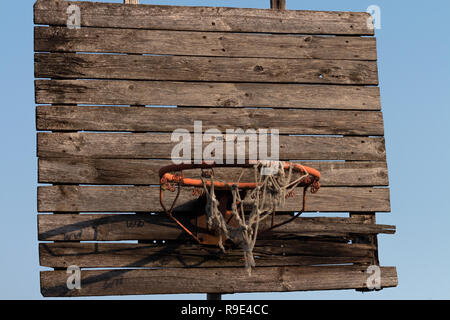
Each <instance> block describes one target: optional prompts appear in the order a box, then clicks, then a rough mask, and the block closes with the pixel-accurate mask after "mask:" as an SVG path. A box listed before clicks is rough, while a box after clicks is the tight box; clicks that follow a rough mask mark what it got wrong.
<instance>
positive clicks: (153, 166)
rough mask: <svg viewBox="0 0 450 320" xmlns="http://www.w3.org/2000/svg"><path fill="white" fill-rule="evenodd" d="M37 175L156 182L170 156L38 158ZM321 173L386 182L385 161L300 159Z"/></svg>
mask: <svg viewBox="0 0 450 320" xmlns="http://www.w3.org/2000/svg"><path fill="white" fill-rule="evenodd" d="M38 161H39V163H38V177H39V182H40V183H58V184H97V185H98V184H110V185H115V184H120V185H124V184H132V185H155V184H159V174H158V172H159V170H160V169H161V168H162V167H164V166H167V165H169V164H171V163H172V162H171V161H170V160H147V159H70V158H40V159H39V160H38ZM301 163H302V164H303V165H305V166H309V167H313V168H316V169H317V170H319V171H320V172H321V174H322V177H321V179H320V184H321V185H322V186H324V187H326V186H328V187H336V186H337V187H342V186H387V185H388V184H389V181H388V169H387V165H386V162H368V161H363V162H357V161H352V162H322V161H321V162H301ZM241 172H242V169H239V168H226V169H223V168H216V169H215V170H214V174H215V177H216V179H217V180H227V181H237V179H238V178H239V176H240V174H241ZM199 175H200V172H199V171H198V170H188V171H185V177H196V176H197V177H198V176H199ZM254 179H255V178H254V171H253V169H246V170H245V173H244V175H243V176H242V178H241V181H253V180H254Z"/></svg>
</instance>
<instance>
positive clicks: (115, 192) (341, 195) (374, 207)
mask: <svg viewBox="0 0 450 320" xmlns="http://www.w3.org/2000/svg"><path fill="white" fill-rule="evenodd" d="M301 194H302V190H297V191H296V195H297V196H296V197H293V198H288V199H287V200H286V203H285V204H284V205H283V206H281V207H279V208H278V210H277V211H278V212H293V211H299V210H300V209H301V200H300V199H301V197H300V195H301ZM173 197H174V194H173V193H171V192H166V193H165V201H167V203H168V204H169V203H170V204H171V203H172V200H173ZM195 199H196V197H195V196H193V195H192V190H191V189H189V188H185V189H184V190H183V191H182V192H181V194H180V197H179V199H178V202H177V203H178V204H179V206H178V207H176V208H175V209H176V211H182V212H190V211H192V210H193V209H194V205H195V203H194V202H193V200H195ZM197 210H198V209H197ZM306 210H307V211H308V212H316V211H322V212H350V211H361V212H375V211H376V212H388V211H390V203H389V189H384V188H363V187H361V188H359V187H358V188H356V187H355V188H344V187H342V188H334V187H324V188H321V190H320V191H319V192H318V193H317V194H309V195H308V199H307V206H306ZM38 211H39V212H53V211H59V212H64V211H68V212H73V211H77V212H159V211H162V209H161V205H160V203H159V188H158V187H145V186H137V187H131V186H130V187H129V186H120V187H119V186H116V187H109V186H63V185H61V186H43V187H39V188H38Z"/></svg>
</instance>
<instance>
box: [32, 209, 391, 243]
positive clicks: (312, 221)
mask: <svg viewBox="0 0 450 320" xmlns="http://www.w3.org/2000/svg"><path fill="white" fill-rule="evenodd" d="M178 218H179V219H182V220H183V222H184V223H186V225H191V223H193V222H190V221H191V220H190V219H195V218H190V217H189V216H187V217H186V216H184V215H179V216H178ZM288 218H289V217H288V216H283V215H277V216H276V217H275V222H276V223H280V222H283V221H285V220H286V219H288ZM363 222H364V221H359V219H358V218H357V217H351V218H337V217H314V218H307V217H300V218H298V219H296V220H294V221H293V222H291V223H289V224H287V225H284V226H281V227H279V228H276V229H275V230H274V231H273V232H271V233H260V234H259V238H260V239H271V240H273V239H276V238H280V237H286V236H289V237H293V236H297V237H307V238H308V239H311V238H312V239H315V238H318V240H321V241H323V238H326V237H333V238H334V239H336V238H339V237H341V238H342V237H344V238H350V239H351V238H352V237H353V238H354V237H356V236H358V235H360V236H362V235H373V234H394V233H395V227H394V226H388V225H375V224H364V223H363ZM266 223H268V222H266ZM262 226H264V224H263V225H262ZM194 229H195V227H194V226H192V230H193V231H195V230H194ZM38 237H39V240H40V241H121V240H150V241H153V240H158V241H159V240H166V241H170V240H178V241H183V240H186V238H188V237H189V236H188V234H187V233H185V232H184V231H183V230H182V229H181V228H180V227H178V226H177V225H176V224H175V223H174V222H173V221H172V220H170V219H169V217H168V216H166V215H165V214H152V215H151V214H147V213H144V214H81V215H79V214H65V215H54V214H53V215H52V214H39V215H38ZM169 243H170V242H169Z"/></svg>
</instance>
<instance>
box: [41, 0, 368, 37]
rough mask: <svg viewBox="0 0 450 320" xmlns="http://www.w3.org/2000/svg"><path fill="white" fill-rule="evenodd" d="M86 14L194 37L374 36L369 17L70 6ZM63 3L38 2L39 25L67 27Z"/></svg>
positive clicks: (112, 23)
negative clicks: (205, 33)
mask: <svg viewBox="0 0 450 320" xmlns="http://www.w3.org/2000/svg"><path fill="white" fill-rule="evenodd" d="M70 4H76V5H78V6H79V7H80V11H81V12H82V13H83V18H82V19H81V26H82V27H112V28H133V29H135V28H141V29H164V30H192V31H225V32H264V33H299V34H339V35H345V34H347V35H373V34H374V29H373V26H370V25H368V24H367V21H368V19H369V18H370V15H369V14H368V13H366V12H324V11H299V10H289V11H284V12H279V11H278V10H267V9H245V8H220V7H219V8H217V7H178V6H155V5H139V6H123V5H122V4H118V3H95V2H94V3H92V2H78V1H71V2H70ZM68 5H69V3H67V2H65V1H60V2H55V1H46V0H39V1H37V2H36V4H35V6H34V22H35V23H36V24H48V25H61V26H65V25H66V21H67V13H66V10H67V7H68Z"/></svg>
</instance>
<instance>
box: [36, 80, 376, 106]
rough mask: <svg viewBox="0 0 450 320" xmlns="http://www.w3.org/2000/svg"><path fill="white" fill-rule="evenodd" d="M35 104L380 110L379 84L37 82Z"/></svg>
mask: <svg viewBox="0 0 450 320" xmlns="http://www.w3.org/2000/svg"><path fill="white" fill-rule="evenodd" d="M35 85H36V86H35V90H36V103H44V104H101V105H130V104H131V105H163V106H167V105H173V106H176V105H178V106H206V107H211V106H218V107H219V106H221V107H268V108H271V107H276V108H293V109H296V108H302V109H311V108H312V109H351V110H380V109H381V104H380V90H379V88H378V87H363V86H339V85H308V84H268V83H266V84H261V83H204V82H172V81H117V80H95V81H93V80H36V81H35Z"/></svg>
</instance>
